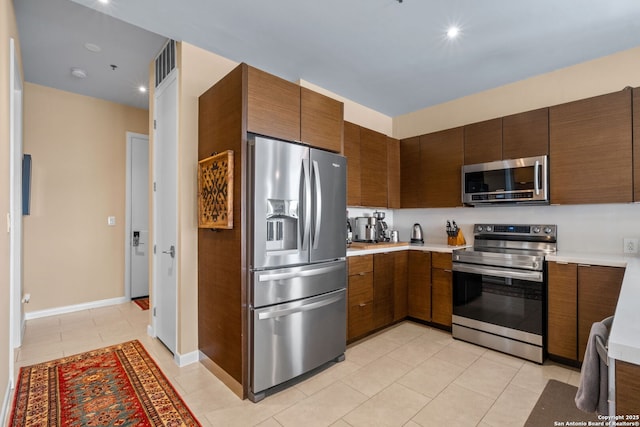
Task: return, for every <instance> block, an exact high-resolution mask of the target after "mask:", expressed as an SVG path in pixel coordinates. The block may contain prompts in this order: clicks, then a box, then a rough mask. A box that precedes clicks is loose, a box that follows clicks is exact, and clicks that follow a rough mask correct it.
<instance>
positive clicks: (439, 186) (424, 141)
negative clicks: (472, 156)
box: [403, 127, 464, 208]
mask: <svg viewBox="0 0 640 427" xmlns="http://www.w3.org/2000/svg"><path fill="white" fill-rule="evenodd" d="M463 151H464V131H463V128H462V127H458V128H453V129H448V130H444V131H440V132H435V133H430V134H427V135H422V136H421V137H420V167H419V168H418V170H419V171H420V181H419V182H420V186H419V188H418V193H419V194H420V193H422V197H421V200H420V207H427V208H443V207H454V206H461V205H462V196H461V188H462V187H461V186H462V184H461V179H462V178H461V169H462V164H463V161H464V153H463ZM403 207H406V206H403Z"/></svg>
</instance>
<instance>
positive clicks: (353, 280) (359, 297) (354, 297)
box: [349, 272, 373, 305]
mask: <svg viewBox="0 0 640 427" xmlns="http://www.w3.org/2000/svg"><path fill="white" fill-rule="evenodd" d="M370 301H373V273H372V272H367V273H360V274H356V275H353V276H349V305H351V304H360V303H362V302H370Z"/></svg>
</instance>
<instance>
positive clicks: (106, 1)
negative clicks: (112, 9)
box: [98, 0, 109, 4]
mask: <svg viewBox="0 0 640 427" xmlns="http://www.w3.org/2000/svg"><path fill="white" fill-rule="evenodd" d="M98 1H99V2H100V3H102V4H109V0H98Z"/></svg>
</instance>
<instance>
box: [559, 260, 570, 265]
mask: <svg viewBox="0 0 640 427" xmlns="http://www.w3.org/2000/svg"><path fill="white" fill-rule="evenodd" d="M556 264H560V265H569V263H568V262H567V261H556Z"/></svg>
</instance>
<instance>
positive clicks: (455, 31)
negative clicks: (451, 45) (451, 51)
mask: <svg viewBox="0 0 640 427" xmlns="http://www.w3.org/2000/svg"><path fill="white" fill-rule="evenodd" d="M459 35H460V28H458V27H456V26H455V25H452V26H450V27H449V28H447V38H449V39H455V38H456V37H458V36H459Z"/></svg>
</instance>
